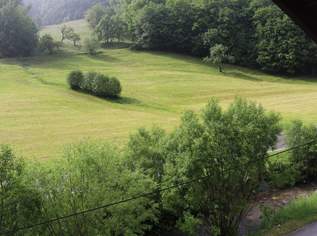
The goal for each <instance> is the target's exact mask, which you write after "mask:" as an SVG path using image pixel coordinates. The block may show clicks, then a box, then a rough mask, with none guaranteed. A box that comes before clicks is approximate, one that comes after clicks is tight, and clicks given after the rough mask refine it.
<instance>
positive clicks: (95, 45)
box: [84, 37, 100, 55]
mask: <svg viewBox="0 0 317 236" xmlns="http://www.w3.org/2000/svg"><path fill="white" fill-rule="evenodd" d="M99 47H100V45H99V42H98V40H97V39H96V38H94V37H91V38H86V39H85V41H84V50H85V52H87V53H88V54H89V55H96V54H97V50H98V49H99Z"/></svg>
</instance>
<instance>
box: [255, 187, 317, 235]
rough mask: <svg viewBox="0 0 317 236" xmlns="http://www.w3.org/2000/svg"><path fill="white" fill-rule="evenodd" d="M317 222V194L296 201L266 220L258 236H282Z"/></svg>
mask: <svg viewBox="0 0 317 236" xmlns="http://www.w3.org/2000/svg"><path fill="white" fill-rule="evenodd" d="M316 220H317V193H314V194H312V195H311V196H308V197H304V198H300V199H297V200H294V201H293V202H291V203H290V204H289V205H287V206H285V207H283V208H281V209H280V210H278V211H277V212H276V213H274V214H273V215H269V217H267V218H265V219H264V222H263V226H262V229H261V230H260V231H259V232H258V233H257V234H256V235H257V236H282V235H286V234H287V233H290V232H293V231H295V230H296V229H299V228H301V227H303V226H304V225H307V224H309V223H312V222H314V221H316Z"/></svg>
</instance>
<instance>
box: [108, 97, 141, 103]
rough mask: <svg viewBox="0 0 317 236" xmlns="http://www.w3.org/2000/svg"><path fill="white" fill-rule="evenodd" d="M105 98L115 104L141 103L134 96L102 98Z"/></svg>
mask: <svg viewBox="0 0 317 236" xmlns="http://www.w3.org/2000/svg"><path fill="white" fill-rule="evenodd" d="M103 99H105V100H107V101H108V102H112V103H117V104H125V105H132V104H133V105H139V104H141V101H140V100H138V99H136V98H130V97H119V98H112V99H111V98H103Z"/></svg>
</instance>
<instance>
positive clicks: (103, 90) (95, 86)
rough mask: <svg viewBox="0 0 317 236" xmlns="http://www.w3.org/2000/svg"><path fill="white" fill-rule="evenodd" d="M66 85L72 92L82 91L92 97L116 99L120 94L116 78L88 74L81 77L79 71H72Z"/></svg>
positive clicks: (118, 82) (81, 74)
mask: <svg viewBox="0 0 317 236" xmlns="http://www.w3.org/2000/svg"><path fill="white" fill-rule="evenodd" d="M68 83H69V85H70V87H71V88H72V89H74V90H78V89H80V90H82V91H84V92H87V93H90V94H92V95H96V96H100V97H105V98H117V97H119V96H120V93H121V90H122V89H121V84H120V81H119V80H118V79H117V78H114V77H108V76H105V75H103V74H99V73H95V72H88V73H87V74H85V75H83V73H82V72H80V71H73V72H71V73H70V75H69V76H68Z"/></svg>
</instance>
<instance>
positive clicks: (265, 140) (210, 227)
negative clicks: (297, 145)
mask: <svg viewBox="0 0 317 236" xmlns="http://www.w3.org/2000/svg"><path fill="white" fill-rule="evenodd" d="M279 133H280V126H279V117H278V115H276V114H274V113H267V112H266V111H265V110H264V109H263V108H262V107H261V106H257V105H256V104H253V103H249V102H246V101H244V100H241V99H237V100H236V101H235V102H234V103H233V104H232V105H231V106H230V107H229V109H228V110H227V111H223V110H222V109H221V107H220V105H219V104H218V103H217V102H216V101H211V102H210V103H209V104H208V105H207V106H206V108H205V109H204V110H203V111H202V113H201V115H197V114H195V113H194V112H187V113H185V115H184V116H183V118H182V122H181V124H180V126H179V127H178V128H177V129H176V130H175V131H174V132H173V133H172V134H171V135H168V136H166V135H165V134H164V132H163V131H161V130H159V129H154V130H152V131H144V130H140V131H139V132H138V133H137V134H136V135H134V136H132V138H131V140H130V143H129V147H128V155H129V157H130V158H131V159H132V160H133V161H131V160H130V163H133V164H134V165H133V166H134V168H137V167H138V166H139V167H141V169H142V170H143V171H144V173H146V174H147V175H148V176H149V177H151V178H152V179H153V180H154V181H156V182H158V183H161V182H164V183H165V184H166V185H175V184H176V185H177V184H178V183H179V182H186V181H190V180H192V179H199V178H201V177H202V176H205V178H204V179H202V180H200V181H195V182H192V183H191V184H189V185H184V186H181V187H179V188H177V189H172V190H171V191H167V192H164V193H163V194H162V196H160V194H158V195H157V196H156V198H155V200H156V201H157V202H159V203H160V204H162V206H161V212H162V215H161V222H165V221H164V219H162V218H164V217H166V215H163V214H164V213H168V214H173V215H174V219H175V218H176V221H177V222H175V225H174V226H178V227H179V228H180V229H181V230H182V231H186V232H185V233H188V234H189V235H197V234H198V232H197V230H198V229H204V231H205V233H206V235H221V236H222V235H226V236H232V235H237V234H238V228H239V223H240V220H241V215H242V213H243V212H244V210H245V209H246V208H247V205H248V203H249V200H250V197H251V196H252V194H253V193H254V192H256V190H257V188H258V186H259V183H260V182H261V179H262V176H263V174H264V172H265V170H266V167H265V163H266V161H267V160H266V157H267V151H268V150H269V148H270V147H271V146H273V145H274V144H275V142H276V138H277V134H279ZM161 179H163V181H161ZM167 183H169V184H167ZM164 186H165V185H164ZM158 198H160V199H159V200H157V199H158Z"/></svg>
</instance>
